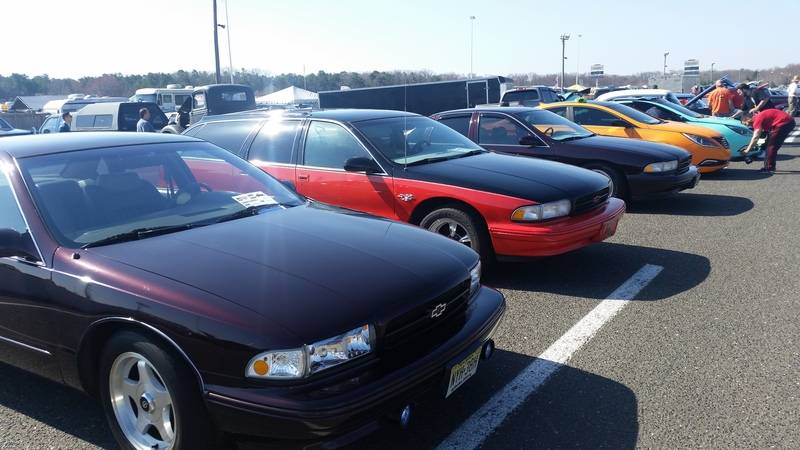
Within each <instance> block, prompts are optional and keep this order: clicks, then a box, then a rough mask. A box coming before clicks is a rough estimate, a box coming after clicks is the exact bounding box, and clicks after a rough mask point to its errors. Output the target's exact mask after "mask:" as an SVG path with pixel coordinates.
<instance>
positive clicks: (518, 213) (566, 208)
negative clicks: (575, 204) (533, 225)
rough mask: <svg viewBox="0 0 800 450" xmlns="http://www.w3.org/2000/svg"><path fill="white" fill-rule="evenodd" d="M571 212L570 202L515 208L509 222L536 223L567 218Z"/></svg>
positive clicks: (562, 201) (563, 201) (561, 201)
mask: <svg viewBox="0 0 800 450" xmlns="http://www.w3.org/2000/svg"><path fill="white" fill-rule="evenodd" d="M571 210H572V202H571V201H569V200H559V201H557V202H550V203H543V204H541V205H530V206H523V207H521V208H517V209H516V210H514V212H513V213H511V220H513V221H515V222H537V221H540V220H547V219H555V218H556V217H564V216H568V215H569V213H570V211H571Z"/></svg>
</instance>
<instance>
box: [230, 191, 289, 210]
mask: <svg viewBox="0 0 800 450" xmlns="http://www.w3.org/2000/svg"><path fill="white" fill-rule="evenodd" d="M231 198H232V199H234V200H236V201H237V202H238V203H239V204H240V205H242V206H244V207H245V208H249V207H251V206H265V205H275V204H277V203H278V202H276V201H275V199H274V198H272V196H269V195H267V194H265V193H263V192H261V191H258V192H250V193H248V194H239V195H236V196H233V197H231Z"/></svg>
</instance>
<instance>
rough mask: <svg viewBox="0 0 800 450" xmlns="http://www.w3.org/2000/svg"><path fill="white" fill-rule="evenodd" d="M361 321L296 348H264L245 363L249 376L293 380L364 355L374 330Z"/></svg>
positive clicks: (369, 346) (368, 350)
mask: <svg viewBox="0 0 800 450" xmlns="http://www.w3.org/2000/svg"><path fill="white" fill-rule="evenodd" d="M372 330H373V329H372V326H371V325H364V326H362V327H358V328H356V329H354V330H350V331H348V332H347V333H342V334H340V335H339V336H335V337H332V338H330V339H323V340H321V341H319V342H316V343H314V344H312V345H306V346H304V347H302V348H299V349H295V350H280V351H271V352H264V353H260V354H258V355H256V356H255V357H254V358H253V359H251V360H250V362H249V363H248V364H247V369H246V370H245V374H246V375H247V377H248V378H260V379H276V380H292V379H298V378H304V377H306V376H309V375H311V374H314V373H317V372H319V371H322V370H325V369H328V368H331V367H334V366H338V365H339V364H342V363H345V362H347V361H350V360H353V359H355V358H358V357H360V356H364V355H366V354H368V353H370V352H371V351H372V347H373V337H374V332H373V331H372Z"/></svg>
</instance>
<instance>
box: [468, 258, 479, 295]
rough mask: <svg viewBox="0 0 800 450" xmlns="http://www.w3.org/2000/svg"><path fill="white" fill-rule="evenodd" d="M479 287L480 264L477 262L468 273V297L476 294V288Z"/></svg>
mask: <svg viewBox="0 0 800 450" xmlns="http://www.w3.org/2000/svg"><path fill="white" fill-rule="evenodd" d="M480 286H481V262H480V261H478V264H476V265H475V267H473V268H472V270H470V271H469V296H470V297H472V296H473V295H475V293H476V292H478V288H479V287H480Z"/></svg>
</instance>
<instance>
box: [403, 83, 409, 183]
mask: <svg viewBox="0 0 800 450" xmlns="http://www.w3.org/2000/svg"><path fill="white" fill-rule="evenodd" d="M403 112H404V113H408V74H406V73H405V72H403ZM407 121H408V116H407V115H406V114H403V172H405V171H406V170H407V169H408V133H407V132H406V131H407V129H408V123H407Z"/></svg>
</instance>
